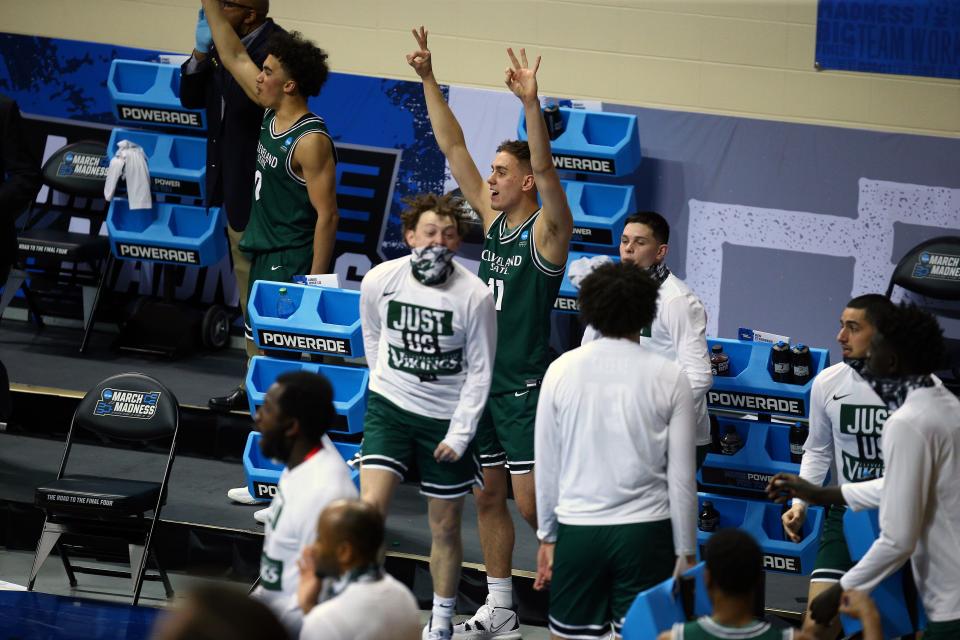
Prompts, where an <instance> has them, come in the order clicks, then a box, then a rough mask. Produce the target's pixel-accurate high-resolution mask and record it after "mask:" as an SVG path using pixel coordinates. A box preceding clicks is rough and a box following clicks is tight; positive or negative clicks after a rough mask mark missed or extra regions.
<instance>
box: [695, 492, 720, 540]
mask: <svg viewBox="0 0 960 640" xmlns="http://www.w3.org/2000/svg"><path fill="white" fill-rule="evenodd" d="M718 526H720V512H719V511H717V510H716V509H714V507H713V503H712V502H710V501H709V500H704V501H703V505H702V506H701V508H700V515H699V516H698V517H697V527H698V528H699V529H700V531H706V532H707V533H712V532H714V531H716V530H717V527H718Z"/></svg>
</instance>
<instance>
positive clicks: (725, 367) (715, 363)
mask: <svg viewBox="0 0 960 640" xmlns="http://www.w3.org/2000/svg"><path fill="white" fill-rule="evenodd" d="M710 351H711V354H710V371H711V372H712V373H713V375H715V376H728V375H730V356H728V355H727V354H725V353H724V352H723V345H722V344H715V345H713V346H712V347H710Z"/></svg>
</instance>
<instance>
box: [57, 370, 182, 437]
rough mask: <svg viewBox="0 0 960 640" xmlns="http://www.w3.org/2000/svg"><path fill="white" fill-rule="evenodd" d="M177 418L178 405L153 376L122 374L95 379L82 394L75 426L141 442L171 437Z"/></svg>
mask: <svg viewBox="0 0 960 640" xmlns="http://www.w3.org/2000/svg"><path fill="white" fill-rule="evenodd" d="M179 420H180V405H179V403H177V399H176V397H175V396H174V395H173V393H172V392H171V391H170V390H169V389H168V388H167V387H166V386H164V385H163V384H162V383H161V382H160V381H159V380H157V379H156V378H151V377H150V376H148V375H144V374H142V373H122V374H119V375H115V376H110V377H109V378H106V379H105V380H101V381H100V382H98V383H97V384H96V385H95V386H94V387H93V388H92V389H90V391H88V392H87V393H86V395H84V396H83V399H82V400H80V404H79V405H78V406H77V410H76V412H75V413H74V416H73V424H74V426H79V427H83V428H84V429H88V430H90V431H93V432H94V433H97V434H99V435H101V436H104V437H106V438H111V439H115V440H129V441H143V440H156V439H158V438H165V437H171V436H174V435H175V434H176V430H177V426H178V422H179Z"/></svg>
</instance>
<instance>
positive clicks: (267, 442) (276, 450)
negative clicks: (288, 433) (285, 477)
mask: <svg viewBox="0 0 960 640" xmlns="http://www.w3.org/2000/svg"><path fill="white" fill-rule="evenodd" d="M291 451H293V441H292V440H290V439H288V438H286V437H284V436H283V434H277V435H269V436H268V435H267V434H263V433H262V434H261V435H260V453H262V454H263V455H264V456H266V457H267V458H270V459H271V460H279V461H280V462H283V463H284V464H286V462H287V459H288V458H289V457H290V452H291Z"/></svg>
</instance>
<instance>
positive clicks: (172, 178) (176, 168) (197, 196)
mask: <svg viewBox="0 0 960 640" xmlns="http://www.w3.org/2000/svg"><path fill="white" fill-rule="evenodd" d="M121 140H129V141H130V142H133V143H134V144H137V145H140V146H141V147H143V153H144V155H145V156H146V157H147V167H148V168H149V169H150V182H151V185H150V191H151V192H152V193H153V194H154V198H155V199H157V200H160V201H164V200H165V199H166V198H168V197H170V196H176V197H177V198H180V199H181V201H184V202H186V201H187V200H192V201H195V204H201V203H202V202H203V201H204V198H205V197H206V190H207V178H206V176H207V143H206V140H204V139H203V138H191V137H188V136H175V135H170V134H167V133H151V132H149V131H132V130H129V129H114V130H113V133H111V134H110V141H109V142H108V143H107V157H108V158H112V157H113V156H114V154H116V152H117V143H118V142H120V141H121ZM184 199H187V200H184Z"/></svg>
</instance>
